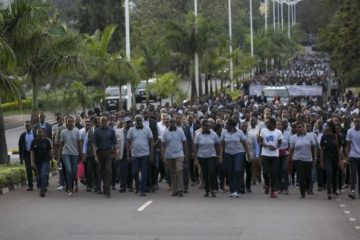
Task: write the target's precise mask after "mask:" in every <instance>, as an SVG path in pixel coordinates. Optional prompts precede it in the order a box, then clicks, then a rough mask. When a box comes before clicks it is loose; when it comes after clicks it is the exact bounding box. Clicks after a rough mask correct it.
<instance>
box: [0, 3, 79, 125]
mask: <svg viewBox="0 0 360 240" xmlns="http://www.w3.org/2000/svg"><path fill="white" fill-rule="evenodd" d="M35 4H37V3H35ZM35 4H34V3H33V1H26V0H15V1H13V3H12V4H11V9H2V10H1V11H0V16H1V20H0V28H1V31H2V32H3V36H4V38H6V40H7V42H8V43H9V45H10V47H11V48H12V49H13V50H14V54H15V56H16V58H17V61H18V62H17V63H18V65H17V66H18V68H17V73H18V75H19V76H25V78H26V80H27V81H28V82H29V83H30V84H31V88H32V121H33V122H35V121H36V120H37V117H38V91H39V84H40V81H41V80H42V79H47V78H48V77H49V76H51V75H53V74H54V73H55V74H59V73H61V72H62V71H63V70H65V69H69V68H71V67H75V66H78V65H79V63H80V57H79V55H78V54H77V53H78V48H79V43H81V39H80V37H79V35H78V34H76V33H72V32H70V31H68V30H67V29H66V26H64V25H61V24H59V21H58V20H57V18H56V14H54V15H51V14H49V8H48V7H46V6H44V5H43V4H42V3H39V4H37V5H35Z"/></svg>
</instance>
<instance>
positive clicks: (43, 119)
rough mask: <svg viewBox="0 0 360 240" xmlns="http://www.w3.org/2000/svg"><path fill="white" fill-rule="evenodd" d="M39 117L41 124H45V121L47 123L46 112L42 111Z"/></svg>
mask: <svg viewBox="0 0 360 240" xmlns="http://www.w3.org/2000/svg"><path fill="white" fill-rule="evenodd" d="M39 119H40V123H41V124H44V123H45V114H44V113H40V115H39Z"/></svg>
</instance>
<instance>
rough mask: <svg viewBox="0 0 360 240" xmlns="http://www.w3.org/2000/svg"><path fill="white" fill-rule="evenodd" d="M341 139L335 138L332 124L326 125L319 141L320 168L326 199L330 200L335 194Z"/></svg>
mask: <svg viewBox="0 0 360 240" xmlns="http://www.w3.org/2000/svg"><path fill="white" fill-rule="evenodd" d="M341 145H342V144H341V139H339V138H338V137H337V136H336V130H335V125H334V124H333V123H332V122H329V123H327V126H326V128H325V133H324V134H323V136H322V137H321V140H320V166H321V168H323V169H325V173H326V188H327V195H328V199H329V200H331V198H332V196H331V194H335V195H338V194H337V191H336V190H337V189H338V184H339V183H338V179H339V167H338V161H339V154H340V149H339V147H340V146H341Z"/></svg>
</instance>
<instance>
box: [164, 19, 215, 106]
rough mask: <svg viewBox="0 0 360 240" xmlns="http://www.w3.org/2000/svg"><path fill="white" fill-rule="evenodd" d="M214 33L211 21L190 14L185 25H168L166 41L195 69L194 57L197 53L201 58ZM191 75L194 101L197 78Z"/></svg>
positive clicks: (174, 23)
mask: <svg viewBox="0 0 360 240" xmlns="http://www.w3.org/2000/svg"><path fill="white" fill-rule="evenodd" d="M214 32H215V28H214V27H213V26H212V25H211V24H210V21H208V20H207V19H205V18H203V17H201V16H198V17H196V16H194V14H193V13H189V14H188V16H187V18H186V21H185V23H177V22H169V23H168V25H167V28H166V36H165V40H166V43H167V45H168V46H169V48H170V49H171V50H172V51H173V52H174V53H180V54H182V55H183V56H184V57H185V59H186V61H187V63H188V66H189V69H193V57H194V55H195V53H198V54H199V58H201V56H202V55H203V53H204V51H205V50H206V49H207V48H208V46H209V44H210V43H211V41H212V35H213V34H214ZM193 72H194V71H193ZM191 75H192V78H191V82H192V84H191V85H192V87H191V99H192V100H194V97H195V94H196V89H195V77H194V76H193V75H194V74H190V73H189V76H191ZM201 85H202V84H201V83H200V84H199V88H200V89H199V94H200V95H201V94H202V91H201Z"/></svg>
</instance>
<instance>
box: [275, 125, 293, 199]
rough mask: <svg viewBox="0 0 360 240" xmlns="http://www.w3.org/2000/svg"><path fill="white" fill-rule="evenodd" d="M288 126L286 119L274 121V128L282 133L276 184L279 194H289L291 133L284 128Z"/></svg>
mask: <svg viewBox="0 0 360 240" xmlns="http://www.w3.org/2000/svg"><path fill="white" fill-rule="evenodd" d="M287 127H288V120H287V119H283V120H279V121H277V122H276V128H277V129H279V130H280V131H281V133H282V134H283V139H282V141H281V145H280V149H279V166H278V179H279V180H278V186H279V194H281V193H284V194H285V195H287V194H289V162H288V160H289V157H288V155H289V148H290V139H291V135H290V133H289V132H288V131H287V130H286V129H287Z"/></svg>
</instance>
